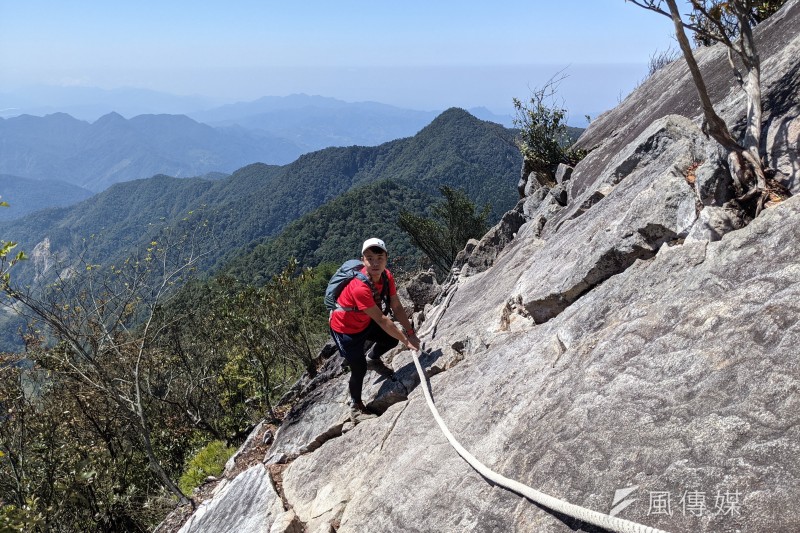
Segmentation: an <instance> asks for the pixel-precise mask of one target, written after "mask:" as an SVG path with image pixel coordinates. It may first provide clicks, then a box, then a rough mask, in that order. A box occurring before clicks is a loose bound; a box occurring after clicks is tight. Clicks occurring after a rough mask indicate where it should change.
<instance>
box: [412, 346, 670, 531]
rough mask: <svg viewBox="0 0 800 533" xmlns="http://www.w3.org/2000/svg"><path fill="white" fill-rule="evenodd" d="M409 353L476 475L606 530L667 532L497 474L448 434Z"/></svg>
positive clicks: (443, 428)
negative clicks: (584, 505)
mask: <svg viewBox="0 0 800 533" xmlns="http://www.w3.org/2000/svg"><path fill="white" fill-rule="evenodd" d="M411 355H412V356H413V358H414V364H415V365H416V367H417V373H419V379H420V381H421V383H422V391H423V392H424V393H425V399H426V400H427V401H428V407H430V410H431V413H433V418H435V419H436V423H437V424H439V427H440V428H441V430H442V433H444V436H445V437H447V440H448V441H450V444H451V445H452V446H453V448H455V449H456V451H457V452H458V454H459V455H460V456H461V457H463V458H464V459H465V460H466V461H467V462H468V463H469V464H470V466H472V468H474V469H475V470H477V471H478V473H480V475H482V476H483V477H485V478H486V479H488V480H490V481H492V482H493V483H496V484H498V485H500V486H501V487H505V488H506V489H509V490H511V491H513V492H516V493H517V494H520V495H522V496H525V497H526V498H528V499H529V500H531V501H533V502H536V503H538V504H540V505H543V506H545V507H547V508H548V509H552V510H553V511H556V512H559V513H561V514H565V515H567V516H571V517H573V518H577V519H578V520H581V521H583V522H586V523H587V524H593V525H596V526H600V527H602V528H605V529H607V530H609V531H616V532H619V533H667V532H665V531H663V530H661V529H656V528H653V527H650V526H645V525H643V524H637V523H636V522H631V521H630V520H625V519H622V518H617V517H616V516H611V515H607V514H604V513H599V512H597V511H592V510H591V509H587V508H585V507H581V506H580V505H575V504H572V503H569V502H565V501H563V500H559V499H558V498H554V497H553V496H550V495H547V494H545V493H543V492H539V491H538V490H535V489H532V488H531V487H529V486H527V485H524V484H522V483H520V482H519V481H514V480H513V479H509V478H507V477H505V476H503V475H501V474H498V473H497V472H495V471H493V470H491V469H490V468H489V467H487V466H486V465H485V464H483V463H481V462H480V461H478V459H476V458H475V456H474V455H472V454H471V453H469V452H468V451H467V450H466V449H464V447H463V446H461V444H459V442H458V441H457V440H456V439H455V437H453V434H452V433H450V430H449V429H447V426H446V425H445V423H444V420H442V417H441V416H439V411H438V409H436V406H435V405H434V403H433V398H432V397H431V393H430V391H429V390H428V386H427V379H426V378H425V372H423V370H422V365H420V363H419V356H418V354H417V352H416V350H412V351H411Z"/></svg>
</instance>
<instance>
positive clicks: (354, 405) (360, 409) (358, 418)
mask: <svg viewBox="0 0 800 533" xmlns="http://www.w3.org/2000/svg"><path fill="white" fill-rule="evenodd" d="M348 403H349V405H350V421H351V422H352V423H353V425H354V426H355V425H356V424H358V423H359V422H363V421H364V420H369V419H370V418H377V417H378V415H376V414H375V413H373V412H372V411H370V410H369V409H367V406H366V405H364V403H363V402H354V401H353V400H350V402H348Z"/></svg>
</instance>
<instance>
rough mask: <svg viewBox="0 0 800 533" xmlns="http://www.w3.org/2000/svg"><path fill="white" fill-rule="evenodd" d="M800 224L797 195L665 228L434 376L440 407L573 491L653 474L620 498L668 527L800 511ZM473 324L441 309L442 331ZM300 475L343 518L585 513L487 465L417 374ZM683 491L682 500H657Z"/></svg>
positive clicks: (376, 520)
mask: <svg viewBox="0 0 800 533" xmlns="http://www.w3.org/2000/svg"><path fill="white" fill-rule="evenodd" d="M798 234H800V200H795V199H793V200H790V201H788V202H785V203H784V204H781V205H779V206H778V207H775V208H773V209H770V210H768V211H767V212H766V213H765V214H764V215H762V216H761V217H760V218H759V219H757V220H756V221H754V222H753V223H751V224H750V225H749V226H748V227H747V228H745V229H743V230H740V231H737V232H733V233H730V234H728V235H726V236H725V237H724V238H723V239H722V240H721V241H719V242H712V243H708V242H695V243H692V244H688V245H683V246H674V247H668V246H665V247H663V248H662V250H661V251H660V252H659V253H658V254H657V255H656V256H655V257H653V258H652V259H650V260H647V261H638V262H636V263H635V264H634V265H632V266H631V267H630V268H629V269H627V270H626V271H625V272H623V273H621V274H620V275H618V276H615V277H613V278H611V279H609V280H608V281H607V282H606V283H603V284H602V285H600V286H598V287H596V288H595V289H594V290H592V291H591V292H590V293H588V294H587V295H585V296H584V297H583V298H581V299H580V300H578V301H576V302H575V303H574V304H573V305H572V306H570V307H569V308H568V309H566V310H565V311H564V312H563V313H562V314H560V315H559V316H558V317H556V318H554V319H553V320H551V321H549V322H547V323H546V324H543V325H539V326H536V325H532V324H531V325H530V327H529V328H528V330H527V331H517V332H514V333H511V332H508V333H504V332H502V331H500V332H498V333H497V334H495V335H494V336H493V337H492V338H491V343H490V345H489V346H486V347H485V348H484V349H483V350H476V351H474V352H472V353H469V354H467V355H466V356H465V358H464V360H463V361H462V362H461V363H459V364H458V365H457V366H455V367H453V368H451V369H450V370H448V371H446V372H443V373H440V374H438V375H437V376H435V377H433V378H432V379H431V384H432V386H433V391H434V396H435V398H436V401H437V404H438V406H439V409H440V411H441V412H442V414H443V416H444V418H445V419H446V421H447V423H448V424H449V425H450V428H451V429H452V431H453V432H454V433H455V434H456V435H457V437H458V438H459V439H460V440H461V442H462V444H464V445H465V446H466V447H467V449H469V450H470V451H471V452H473V453H474V454H475V455H476V456H477V457H478V458H479V459H481V460H483V461H484V462H485V463H487V464H488V465H489V466H490V467H492V468H494V469H495V470H498V471H500V472H501V473H503V474H505V475H507V476H509V477H512V478H515V479H518V480H520V481H522V482H524V483H527V484H529V485H531V486H534V487H536V488H537V489H540V490H543V491H544V492H546V493H548V494H551V495H553V496H556V497H560V498H565V499H566V500H568V501H571V502H572V503H576V504H579V505H584V506H587V507H590V508H593V509H596V510H600V511H604V512H608V511H609V510H610V509H611V507H612V505H611V504H612V499H613V496H614V492H615V491H616V490H617V489H621V488H624V487H628V486H638V487H639V488H638V489H637V492H636V494H635V496H636V498H637V501H636V502H635V503H634V504H633V505H631V506H630V507H628V508H627V509H626V510H625V511H623V513H622V516H623V517H625V518H629V519H633V520H638V521H641V522H645V523H647V524H649V525H654V526H657V527H660V528H662V529H666V530H670V531H701V532H705V531H707V532H711V531H714V532H718V531H731V532H733V531H789V530H793V529H795V528H796V527H797V524H799V523H800V511H797V510H795V507H794V506H793V505H791V502H793V501H795V500H796V498H798V497H800V454H798V452H800V445H798V442H800V440H798V439H799V438H800V429H798V428H800V409H798V407H800V396H798V394H797V391H798V389H800V370H798V369H799V368H800V365H799V363H800V359H798V357H800V356H799V355H798V353H797V351H796V349H795V346H796V345H797V343H798V342H800V322H799V321H798V319H797V317H798V316H800V303H798V302H800V264H798V261H797V257H800V239H797V238H796V236H797V235H798ZM482 277H483V276H474V277H470V278H467V279H466V280H464V281H463V284H464V287H463V289H466V287H467V286H468V285H470V284H471V283H485V281H481V278H482ZM460 291H461V289H460V290H459V292H460ZM464 292H465V293H466V292H467V290H464ZM456 302H457V299H456V298H454V299H453V303H451V305H454V304H455V303H456ZM464 332H465V331H464V329H463V326H459V325H457V324H451V325H448V323H447V322H445V321H444V320H443V321H442V323H441V325H440V333H439V334H438V335H437V337H439V338H440V339H441V341H442V342H446V341H447V340H449V339H451V338H452V337H453V336H462V335H464ZM420 450H422V451H423V452H422V453H420ZM284 490H285V492H286V496H287V498H288V499H289V500H290V501H291V502H292V503H293V505H294V509H295V511H296V512H297V513H298V516H300V518H301V519H302V520H304V521H308V520H313V519H314V517H316V516H325V517H326V519H331V520H333V519H336V520H339V521H340V527H339V529H338V531H340V532H346V531H367V530H370V531H384V530H392V531H420V530H423V531H497V530H513V531H531V532H533V531H536V532H547V531H567V530H569V529H570V528H572V527H574V526H575V525H574V524H573V523H571V522H569V521H564V519H563V517H560V516H554V515H552V514H550V513H548V512H547V511H544V510H542V509H540V508H539V507H537V506H535V505H532V504H531V503H530V502H528V501H525V500H523V499H521V498H519V497H518V496H516V495H514V494H512V493H509V492H506V491H504V490H501V489H499V488H498V487H493V486H492V485H490V484H488V483H487V482H486V481H484V480H483V479H482V478H481V477H480V476H479V475H477V474H476V473H475V472H474V471H473V470H472V469H471V468H469V466H467V465H466V463H464V462H463V461H462V460H461V459H460V458H459V457H458V456H457V455H456V454H455V452H454V451H453V450H452V449H451V448H450V447H449V445H448V444H447V442H446V441H445V439H444V437H443V436H442V435H441V433H440V432H439V430H438V428H437V427H436V426H435V423H434V422H433V420H432V418H431V416H430V414H429V413H428V411H427V408H426V406H425V404H424V401H423V399H422V398H421V394H420V392H419V391H418V390H417V391H414V392H412V393H411V394H410V396H409V401H408V402H407V403H403V404H397V405H395V406H393V407H392V408H390V409H389V411H387V413H386V414H384V416H383V417H381V418H380V419H377V421H376V422H375V423H374V424H373V425H371V426H369V427H367V426H364V427H363V428H362V426H359V427H357V428H356V430H354V431H352V432H350V433H348V434H347V435H345V436H344V437H342V438H341V439H337V440H336V441H331V442H330V443H328V445H326V446H325V447H323V448H321V449H320V450H318V451H317V452H315V453H314V454H310V455H306V456H303V457H301V458H299V459H298V460H296V461H295V462H294V463H293V464H292V465H291V466H290V467H289V468H288V469H287V471H286V472H285V475H284ZM667 495H669V498H670V505H671V510H672V515H665V514H656V513H654V512H653V504H652V502H653V501H655V502H658V501H666V500H664V498H666V497H667ZM687 495H690V496H692V498H688V499H687ZM701 496H702V497H703V498H704V502H705V512H703V513H700V512H699V511H700V504H699V503H698V502H699V501H700V498H701ZM681 498H683V500H684V502H687V501H688V502H690V504H691V503H692V502H694V504H693V505H694V507H692V505H690V506H689V508H688V510H686V509H685V508H683V507H682V504H681ZM718 498H719V499H718ZM651 500H652V501H651ZM717 504H718V505H717ZM717 507H719V508H717ZM655 508H656V509H658V506H657V504H656V507H655ZM691 510H694V511H696V513H695V514H700V516H695V514H692V512H689V511H691Z"/></svg>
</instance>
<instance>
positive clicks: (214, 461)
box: [178, 440, 236, 494]
mask: <svg viewBox="0 0 800 533" xmlns="http://www.w3.org/2000/svg"><path fill="white" fill-rule="evenodd" d="M235 451H236V448H233V447H228V446H225V443H224V442H222V441H220V440H215V441H212V442H210V443H208V444H207V445H206V446H205V447H204V448H202V449H201V450H200V451H199V452H197V454H196V455H195V456H194V457H192V458H191V459H189V461H188V462H187V464H186V470H185V471H184V472H183V474H182V475H181V478H180V479H179V480H178V486H179V487H180V489H181V490H182V491H183V493H184V494H191V493H192V491H193V490H194V489H195V488H197V487H199V486H200V485H201V484H202V483H203V481H204V480H205V479H206V478H207V477H208V476H218V475H220V474H221V473H222V471H223V469H224V468H225V463H226V462H227V460H228V459H229V458H230V457H231V456H232V455H233V454H234V452H235Z"/></svg>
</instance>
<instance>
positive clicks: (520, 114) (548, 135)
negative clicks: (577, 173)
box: [513, 80, 586, 183]
mask: <svg viewBox="0 0 800 533" xmlns="http://www.w3.org/2000/svg"><path fill="white" fill-rule="evenodd" d="M557 85H558V80H550V81H549V82H547V83H546V84H545V85H544V87H542V88H540V89H535V90H534V91H533V93H532V94H531V98H530V100H529V102H527V103H523V102H522V101H520V100H519V99H517V98H514V99H513V102H514V109H515V110H516V113H517V116H516V117H515V118H514V124H515V125H516V126H517V127H518V128H519V129H520V136H519V138H518V140H517V146H518V147H519V150H520V152H522V156H523V158H524V159H525V162H526V166H527V167H528V168H530V170H533V171H538V172H546V173H547V174H548V175H550V177H551V178H553V182H554V183H555V179H554V178H555V172H556V168H558V165H559V163H564V164H567V165H571V166H573V165H575V164H577V163H578V161H580V160H581V159H583V158H584V157H585V156H586V152H585V151H584V150H573V149H571V148H570V145H571V144H572V137H571V136H570V129H569V127H568V126H567V122H566V116H567V110H566V109H564V108H562V107H561V106H559V105H557V104H556V103H555V102H554V96H555V91H556V88H557Z"/></svg>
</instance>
